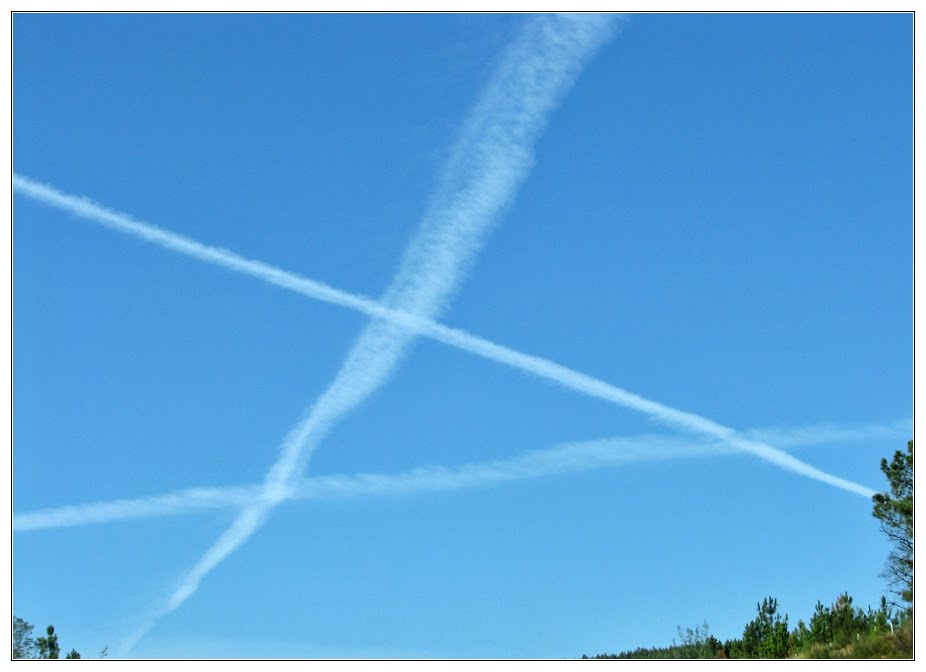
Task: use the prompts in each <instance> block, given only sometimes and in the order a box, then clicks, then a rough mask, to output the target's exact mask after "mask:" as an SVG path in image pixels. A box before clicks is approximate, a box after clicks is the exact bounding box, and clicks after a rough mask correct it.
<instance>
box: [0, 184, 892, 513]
mask: <svg viewBox="0 0 926 672" xmlns="http://www.w3.org/2000/svg"><path fill="white" fill-rule="evenodd" d="M13 188H14V189H15V190H16V191H17V192H19V193H20V194H22V195H24V196H28V197H29V198H32V199H35V200H37V201H40V202H42V203H45V204H46V205H51V206H54V207H57V208H59V209H61V210H64V211H66V212H69V213H71V214H73V215H77V216H79V217H83V218H85V219H89V220H92V221H95V222H98V223H100V224H103V225H104V226H108V227H110V228H113V229H116V230H118V231H121V232H123V233H128V234H130V235H133V236H135V237H138V238H141V239H143V240H146V241H149V242H152V243H155V244H157V245H160V246H162V247H165V248H167V249H170V250H173V251H174V252H178V253H181V254H185V255H187V256H191V257H194V258H197V259H200V260H202V261H206V262H209V263H211V264H214V265H216V266H220V267H222V268H225V269H228V270H232V271H237V272H239V273H244V274H245V275H251V276H253V277H256V278H259V279H261V280H264V281H265V282H268V283H270V284H273V285H277V286H279V287H283V288H285V289H289V290H291V291H294V292H296V293H299V294H302V295H303V296H307V297H309V298H313V299H317V300H319V301H324V302H326V303H330V304H334V305H338V306H343V307H345V308H351V309H352V310H356V311H358V312H360V313H364V314H366V315H369V316H370V317H374V318H379V319H381V320H383V321H385V322H390V323H392V324H395V325H396V326H397V327H401V328H403V329H406V330H408V331H410V332H414V333H417V334H418V335H421V336H426V337H428V338H431V339H433V340H435V341H439V342H441V343H444V344H446V345H450V346H452V347H455V348H458V349H460V350H464V351H466V352H469V353H472V354H475V355H478V356H480V357H484V358H485V359H489V360H492V361H495V362H498V363H499V364H504V365H506V366H510V367H512V368H515V369H518V370H520V371H523V372H525V373H530V374H533V375H535V376H538V377H540V378H545V379H547V380H550V381H552V382H554V383H557V384H559V385H562V386H563V387H566V388H569V389H571V390H574V391H576V392H579V393H581V394H584V395H586V396H589V397H593V398H596V399H601V400H603V401H607V402H609V403H612V404H616V405H617V406H622V407H625V408H630V409H633V410H635V411H639V412H640V413H643V414H645V415H647V416H649V417H650V418H653V419H654V420H657V421H659V422H662V423H663V424H666V425H668V426H671V427H676V428H678V429H682V430H684V431H688V432H693V433H695V434H700V435H705V436H711V437H714V438H719V439H721V440H723V441H727V442H728V443H729V444H730V445H732V446H734V447H736V448H738V449H740V450H744V451H746V452H748V453H752V454H754V455H756V456H757V457H759V458H760V459H763V460H766V461H767V462H770V463H772V464H774V465H776V466H778V467H781V468H783V469H787V470H789V471H793V472H795V473H797V474H800V475H801V476H806V477H807V478H813V479H815V480H818V481H821V482H823V483H827V484H828V485H832V486H834V487H837V488H842V489H843V490H847V491H849V492H854V493H855V494H858V495H861V496H862V497H866V498H870V497H871V495H872V494H874V491H872V490H870V489H869V488H866V487H864V486H862V485H859V484H857V483H853V482H852V481H848V480H846V479H843V478H839V477H838V476H834V475H832V474H829V473H827V472H824V471H822V470H820V469H817V468H815V467H813V466H811V465H809V464H806V463H804V462H801V461H800V460H797V459H795V458H793V457H791V456H790V455H788V454H787V453H784V452H782V451H780V450H776V449H775V448H772V447H771V446H769V445H768V444H766V443H764V442H761V441H755V440H750V439H748V438H744V437H742V436H738V435H737V434H736V432H735V431H734V430H733V429H731V428H729V427H724V426H723V425H720V424H718V423H716V422H713V421H712V420H708V419H706V418H703V417H701V416H698V415H696V414H694V413H688V412H685V411H681V410H678V409H675V408H672V407H671V406H667V405H665V404H660V403H658V402H655V401H651V400H649V399H646V398H645V397H642V396H640V395H637V394H634V393H632V392H628V391H627V390H624V389H622V388H620V387H617V386H615V385H611V384H609V383H606V382H604V381H603V380H599V379H596V378H593V377H592V376H589V375H586V374H583V373H580V372H578V371H575V370H573V369H569V368H567V367H565V366H562V365H560V364H556V363H555V362H551V361H550V360H547V359H543V358H542V357H537V356H535V355H528V354H525V353H523V352H518V351H517V350H513V349H511V348H508V347H505V346H503V345H499V344H497V343H493V342H492V341H490V340H488V339H485V338H481V337H479V336H474V335H472V334H469V333H467V332H466V331H463V330H462V329H453V328H451V327H446V326H444V325H441V324H438V323H437V322H435V321H433V320H430V319H425V318H422V317H420V316H416V315H412V314H410V313H408V312H405V311H403V310H400V309H396V308H394V307H390V306H387V305H384V304H382V303H379V302H377V301H374V300H373V299H370V298H368V297H365V296H361V295H358V294H351V293H350V292H345V291H343V290H340V289H336V288H334V287H331V286H330V285H326V284H324V283H322V282H318V281H316V280H310V279H308V278H304V277H301V276H299V275H296V274H295V273H289V272H287V271H284V270H282V269H280V268H276V267H274V266H271V265H269V264H265V263H263V262H260V261H254V260H251V259H247V258H245V257H242V256H240V255H238V254H235V253H234V252H230V251H228V250H225V249H222V248H217V247H210V246H208V245H204V244H202V243H199V242H196V241H194V240H192V239H190V238H187V237H185V236H181V235H178V234H176V233H172V232H170V231H166V230H165V229H161V228H158V227H155V226H152V225H150V224H145V223H144V222H140V221H138V220H136V219H134V218H132V217H130V216H129V215H125V214H122V213H119V212H115V211H113V210H108V209H106V208H103V207H101V206H99V205H97V204H95V203H93V202H92V201H90V200H89V199H87V198H83V197H80V196H72V195H69V194H65V193H62V192H60V191H58V190H57V189H55V188H53V187H50V186H48V185H45V184H41V183H39V182H35V181H33V180H30V179H28V178H26V177H23V176H21V175H15V174H14V176H13Z"/></svg>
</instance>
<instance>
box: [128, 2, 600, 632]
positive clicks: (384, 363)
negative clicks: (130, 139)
mask: <svg viewBox="0 0 926 672" xmlns="http://www.w3.org/2000/svg"><path fill="white" fill-rule="evenodd" d="M612 30H613V20H612V17H611V16H608V15H588V14H576V15H542V16H538V17H535V18H533V19H531V20H530V21H528V22H527V24H526V26H525V28H524V30H523V31H522V33H521V35H520V36H519V38H518V39H517V40H516V41H515V42H514V44H513V45H512V46H511V47H510V48H509V49H508V50H507V51H506V53H505V55H504V57H503V59H502V61H501V63H500V65H499V67H498V68H497V69H496V71H495V72H494V73H493V76H492V79H491V80H490V82H489V85H488V87H487V88H486V89H485V90H484V91H483V93H482V94H481V96H480V98H479V100H478V101H477V103H476V105H475V107H474V108H473V110H472V111H471V113H470V114H469V116H468V117H467V121H466V123H465V124H464V126H463V129H462V131H461V133H460V136H459V138H458V140H457V142H456V143H455V145H454V148H453V150H452V151H451V154H450V157H449V159H448V161H447V163H446V165H445V166H444V168H443V170H442V171H441V174H440V175H439V179H438V183H437V188H436V189H435V191H434V193H433V195H432V197H431V199H430V202H429V203H428V207H427V209H426V211H425V215H424V218H423V219H422V222H421V223H420V225H419V230H418V233H417V235H416V236H415V238H414V239H413V240H412V242H411V244H410V246H409V248H408V249H407V251H406V253H405V256H404V257H403V259H402V262H401V264H400V267H399V271H398V273H397V275H396V277H395V279H394V280H393V282H392V283H391V285H390V287H389V288H388V290H387V291H386V293H385V296H384V297H383V300H382V303H383V304H385V305H387V306H389V307H390V308H391V309H393V310H397V311H401V312H402V313H404V314H409V315H417V316H421V317H422V318H427V319H431V318H433V317H435V316H436V315H438V314H439V313H440V312H441V310H442V309H443V307H444V305H445V304H446V302H447V301H448V300H449V298H450V295H451V293H452V292H453V291H454V290H455V289H456V287H457V286H458V284H459V282H460V280H461V279H462V278H463V277H464V275H465V274H466V271H467V270H468V268H469V266H470V265H471V264H472V261H473V259H474V257H475V255H476V253H477V252H478V250H479V249H480V247H481V246H482V243H483V241H484V239H485V236H486V235H487V233H488V230H489V228H490V226H491V225H492V224H493V223H494V222H495V221H497V219H498V216H499V214H500V213H501V211H502V210H503V209H504V207H505V206H506V205H507V204H508V203H509V202H510V200H511V199H512V197H513V196H514V193H515V191H516V190H517V188H518V187H519V186H520V184H521V182H523V180H524V178H525V176H526V175H527V173H528V170H529V168H530V165H531V162H532V157H533V144H534V141H535V140H536V138H537V136H538V135H539V133H540V132H541V131H542V130H543V128H544V126H545V124H546V119H547V116H548V115H549V113H550V111H551V110H552V109H553V108H554V107H555V105H556V104H557V102H558V101H559V100H560V98H561V97H562V95H563V94H564V93H565V92H566V90H567V89H568V88H569V86H570V85H571V84H572V83H573V81H574V80H575V78H576V77H577V76H578V74H579V71H580V70H581V68H582V66H583V64H584V63H585V61H586V60H587V59H588V58H589V57H590V56H591V55H592V54H593V53H594V52H595V51H596V50H597V49H598V48H599V47H600V46H601V45H602V44H603V43H604V42H605V41H606V40H607V39H608V37H609V36H610V35H611V33H612ZM172 242H173V243H175V244H176V243H177V242H178V241H172ZM184 247H189V245H188V243H186V242H184ZM195 249H196V253H197V256H203V255H206V254H209V253H208V252H207V251H206V250H203V249H200V248H195ZM222 259H223V260H226V261H229V260H228V258H227V256H226V255H225V254H223V257H222ZM238 263H239V262H238V261H237V260H235V264H236V265H238ZM248 267H249V268H251V269H252V270H257V271H260V272H261V273H262V274H264V275H266V274H267V271H268V268H266V267H263V266H258V267H256V268H255V267H254V266H253V264H252V263H249V264H248ZM274 277H277V276H274ZM319 289H320V288H319V287H317V286H316V287H314V290H315V291H318V290H319ZM327 295H328V296H333V295H332V294H330V293H327ZM340 298H341V299H342V300H343V299H344V297H343V296H341V297H340ZM377 312H378V311H377ZM373 317H374V320H373V321H372V322H371V323H370V324H369V325H368V326H367V327H366V328H365V329H364V331H363V333H362V334H361V335H360V337H359V338H358V340H357V341H356V342H355V344H354V346H353V347H352V348H351V351H350V352H349V354H348V356H347V358H346V360H345V361H344V363H343V365H342V366H341V369H340V371H339V372H338V374H337V376H336V377H335V379H334V381H333V382H332V383H331V384H330V385H329V387H328V389H326V390H325V392H324V393H323V394H322V395H321V396H320V397H319V399H318V400H317V401H316V402H315V403H314V404H313V405H312V406H311V407H310V408H309V409H308V410H307V412H306V414H305V417H304V419H303V420H302V421H301V422H300V423H299V424H298V425H296V427H295V428H293V430H291V431H290V433H289V434H288V435H287V437H286V438H285V439H284V441H283V444H282V447H281V454H280V457H279V459H278V460H277V461H276V463H275V464H274V465H273V466H272V467H271V468H270V470H269V472H268V474H267V476H266V478H265V480H264V483H263V486H262V488H261V494H260V497H259V498H258V500H257V501H256V502H253V503H251V504H249V505H248V506H246V507H244V509H243V510H242V511H241V512H240V513H239V515H238V516H237V518H236V519H235V520H234V521H233V522H232V524H231V526H230V527H229V528H228V529H227V530H225V532H224V533H222V535H221V536H220V537H219V538H218V540H217V541H216V542H215V543H214V544H213V545H212V546H211V547H210V548H209V549H208V550H207V551H206V553H205V555H203V556H202V558H200V560H199V561H198V562H197V563H196V565H194V567H193V569H192V570H191V571H190V572H189V573H188V574H187V575H186V577H185V578H184V579H183V580H182V581H181V583H180V585H179V587H178V588H177V589H176V590H175V591H174V593H173V594H172V595H171V596H170V597H169V598H168V600H167V602H166V604H165V605H164V607H163V608H162V609H160V610H159V611H158V612H157V613H156V614H155V615H154V616H153V617H152V619H151V620H149V621H148V622H147V623H146V624H145V625H143V626H142V628H140V629H139V630H138V631H137V632H136V633H135V634H134V635H133V636H132V637H131V638H130V640H129V642H128V643H127V648H131V646H132V645H134V643H135V642H137V640H138V638H140V637H141V636H143V634H144V633H145V632H146V631H147V629H148V628H150V627H151V624H152V623H153V622H154V619H156V618H159V617H161V616H164V615H166V614H168V613H170V612H171V611H173V610H174V609H176V608H177V607H179V606H180V605H181V604H183V602H185V601H186V600H187V599H188V598H189V596H190V595H192V594H193V593H194V592H195V591H196V589H197V587H198V586H199V584H200V582H201V581H202V579H203V578H204V577H205V576H206V575H207V574H208V573H209V572H210V571H212V569H214V568H215V567H216V566H217V565H218V564H219V563H220V562H222V560H224V559H225V558H226V557H227V556H228V555H229V554H230V553H232V552H233V551H234V550H235V549H237V548H238V547H239V546H240V545H241V544H243V543H244V542H245V541H246V540H247V539H248V538H249V537H250V536H251V535H252V534H254V532H255V531H257V529H258V528H260V526H261V525H262V524H263V522H264V521H265V520H266V518H267V516H268V515H269V514H270V512H271V511H272V510H273V509H274V508H275V507H276V506H277V505H278V504H279V503H280V502H282V501H284V500H285V499H287V498H289V497H291V496H292V493H293V490H294V488H295V485H296V482H295V479H296V478H297V477H298V476H299V474H300V473H301V472H302V470H303V469H304V467H305V465H306V464H307V462H308V460H309V459H310V457H311V455H312V453H313V452H314V450H315V448H316V447H317V446H318V444H319V442H320V441H321V440H322V439H323V438H324V437H325V435H327V433H328V432H329V431H330V430H331V428H332V427H333V426H334V425H335V423H337V422H338V421H339V420H340V419H341V418H343V417H344V416H345V415H346V414H347V413H349V412H351V411H352V410H354V409H355V408H356V407H357V406H358V405H359V404H361V403H362V402H363V401H364V400H366V399H367V398H368V397H369V396H370V395H371V394H372V393H373V392H374V391H375V390H377V389H378V388H379V387H380V386H382V385H383V384H384V383H385V382H386V381H387V380H388V378H389V377H390V376H391V375H392V372H393V371H394V370H395V368H396V367H397V365H398V364H399V363H400V362H401V360H402V358H403V357H404V355H405V354H406V352H407V349H408V346H409V345H410V344H411V342H412V341H413V340H414V339H415V337H416V336H418V334H419V333H420V330H419V329H417V328H415V327H414V326H413V325H404V324H400V323H397V322H396V321H395V320H390V319H387V318H385V316H383V315H379V314H374V315H373Z"/></svg>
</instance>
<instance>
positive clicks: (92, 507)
mask: <svg viewBox="0 0 926 672" xmlns="http://www.w3.org/2000/svg"><path fill="white" fill-rule="evenodd" d="M911 428H912V422H911V421H910V420H904V421H901V422H897V423H893V424H877V425H862V426H848V427H847V426H836V425H811V426H809V427H796V428H785V429H780V428H771V429H755V430H745V432H744V434H747V435H751V436H754V437H755V438H757V439H764V440H769V437H774V439H775V443H776V444H777V445H778V446H780V447H782V448H796V447H803V446H815V445H820V444H825V443H834V442H840V441H860V440H871V439H876V438H886V437H896V436H898V435H904V436H906V435H907V434H908V433H909V431H910V429H911ZM731 454H737V455H739V454H741V452H740V451H739V450H737V449H735V448H733V447H731V446H729V445H728V444H726V443H722V442H719V441H704V440H696V439H690V438H680V437H672V436H665V435H640V436H624V437H620V436H615V437H610V438H605V439H598V440H594V441H572V442H569V443H564V444H560V445H557V446H554V447H552V448H545V449H541V450H533V451H528V452H525V453H521V454H520V455H516V456H514V457H510V458H505V459H499V460H490V461H484V462H473V463H469V464H464V465H461V466H457V467H440V466H428V467H419V468H416V469H411V470H408V471H404V472H400V473H397V474H384V473H374V474H355V475H350V476H349V475H333V476H313V477H311V478H304V479H303V480H301V481H300V482H299V483H298V485H297V486H296V488H295V490H294V491H293V495H292V498H293V499H297V500H313V501H315V500H326V499H335V498H345V497H375V496H388V495H403V494H412V493H424V492H443V491H454V490H463V489H467V488H475V487H480V486H487V485H493V484H497V483H502V482H506V481H513V480H523V479H530V478H538V477H542V476H555V475H560V474H567V473H578V472H583V471H591V470H593V469H599V468H609V467H616V466H621V465H625V464H629V463H633V462H641V461H647V460H668V459H672V460H674V459H685V458H696V457H713V456H720V455H731ZM260 493H261V486H260V484H257V483H255V484H252V485H232V486H224V487H195V488H183V489H181V490H175V491H173V492H168V493H165V494H161V495H150V496H147V497H134V498H127V499H116V500H110V501H103V502H88V503H86V504H74V505H69V506H57V507H49V508H45V509H37V510H34V511H27V512H25V513H19V514H14V516H13V531H14V532H28V531H34V530H52V529H58V528H62V527H75V526H81V525H95V524H100V523H111V522H118V521H125V520H139V519H143V518H153V517H163V516H177V515H186V514H195V513H198V512H206V511H217V510H228V509H239V508H241V507H243V506H246V505H248V504H250V503H252V502H253V501H254V500H256V499H257V498H258V497H259V496H260Z"/></svg>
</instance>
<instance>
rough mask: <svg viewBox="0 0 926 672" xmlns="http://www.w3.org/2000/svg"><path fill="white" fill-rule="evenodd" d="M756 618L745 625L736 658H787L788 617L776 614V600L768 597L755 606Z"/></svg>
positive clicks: (788, 645) (788, 643) (788, 644)
mask: <svg viewBox="0 0 926 672" xmlns="http://www.w3.org/2000/svg"><path fill="white" fill-rule="evenodd" d="M756 610H757V611H758V612H759V613H758V615H757V616H756V618H755V619H754V620H753V621H752V622H750V623H747V624H746V628H745V629H744V630H743V639H742V645H741V646H740V647H737V651H736V654H737V655H735V656H731V657H736V658H787V656H788V650H789V647H790V642H789V635H788V616H787V614H786V615H785V617H784V618H782V617H781V614H779V613H778V600H776V599H775V598H774V597H768V598H766V599H764V600H762V604H757V605H756Z"/></svg>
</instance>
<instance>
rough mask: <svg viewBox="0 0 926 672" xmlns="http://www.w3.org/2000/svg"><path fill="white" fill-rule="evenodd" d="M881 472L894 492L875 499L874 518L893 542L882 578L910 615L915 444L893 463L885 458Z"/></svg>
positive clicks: (908, 443)
mask: <svg viewBox="0 0 926 672" xmlns="http://www.w3.org/2000/svg"><path fill="white" fill-rule="evenodd" d="M881 471H883V472H884V475H885V476H886V477H887V481H888V484H889V485H890V488H891V491H890V493H886V492H884V493H878V494H876V495H875V496H874V497H872V501H873V502H874V509H873V510H872V515H873V516H874V517H875V518H877V519H878V520H879V521H880V522H881V530H882V531H883V532H884V533H885V534H886V535H887V538H888V539H889V540H890V542H891V551H890V554H889V555H888V557H887V566H886V568H885V570H884V574H883V576H884V577H885V578H886V579H887V581H888V585H889V586H890V589H891V592H892V593H893V594H894V595H895V596H896V597H898V598H900V602H901V603H906V605H905V606H906V610H907V612H908V613H910V612H912V609H913V441H912V440H911V441H909V442H907V452H906V454H904V453H902V452H901V451H899V450H898V451H897V452H896V453H894V459H893V460H891V462H890V463H888V461H887V459H886V458H884V459H882V460H881ZM898 606H901V605H900V604H898Z"/></svg>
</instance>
